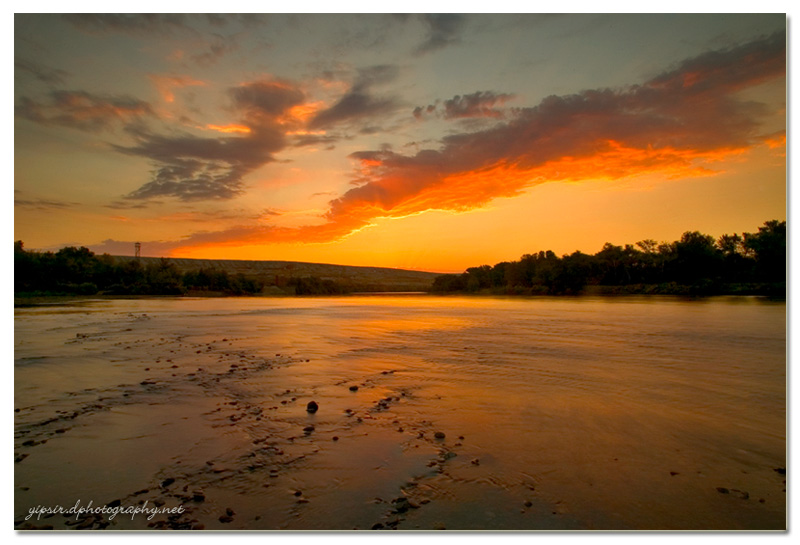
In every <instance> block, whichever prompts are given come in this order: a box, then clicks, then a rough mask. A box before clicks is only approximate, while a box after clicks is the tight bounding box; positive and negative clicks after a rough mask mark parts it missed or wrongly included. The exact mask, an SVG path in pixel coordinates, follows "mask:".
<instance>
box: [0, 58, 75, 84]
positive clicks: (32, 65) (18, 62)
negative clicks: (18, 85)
mask: <svg viewBox="0 0 800 545" xmlns="http://www.w3.org/2000/svg"><path fill="white" fill-rule="evenodd" d="M14 68H15V69H16V70H19V71H22V72H25V73H27V74H30V75H32V76H33V77H34V78H36V79H38V80H39V81H41V82H42V83H46V84H48V85H61V84H63V83H64V79H65V78H66V77H67V76H69V72H65V71H64V70H60V69H58V68H50V67H47V66H44V65H42V64H39V63H36V62H33V61H30V60H27V59H20V58H16V59H14Z"/></svg>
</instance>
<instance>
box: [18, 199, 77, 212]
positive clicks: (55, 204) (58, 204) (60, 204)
mask: <svg viewBox="0 0 800 545" xmlns="http://www.w3.org/2000/svg"><path fill="white" fill-rule="evenodd" d="M75 204H77V203H74V202H69V201H57V200H50V199H14V206H21V207H26V208H36V209H38V210H52V209H53V208H69V207H70V206H75Z"/></svg>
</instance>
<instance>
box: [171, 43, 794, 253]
mask: <svg viewBox="0 0 800 545" xmlns="http://www.w3.org/2000/svg"><path fill="white" fill-rule="evenodd" d="M785 44H786V37H785V33H778V34H775V35H772V36H770V37H766V38H762V39H759V40H756V41H753V42H751V43H747V44H744V45H740V46H737V47H732V48H729V49H724V50H719V51H712V52H708V53H705V54H702V55H699V56H697V57H695V58H692V59H688V60H686V61H684V62H683V63H681V64H680V65H678V66H677V67H675V68H673V69H670V70H668V71H665V72H664V73H662V74H660V75H658V76H657V77H655V78H652V79H651V80H649V81H646V82H644V83H642V84H639V85H632V86H629V87H625V88H620V89H594V90H586V91H583V92H580V93H577V94H573V95H565V96H550V97H547V98H545V99H544V100H542V101H541V103H540V104H538V105H537V106H534V107H529V108H519V109H515V110H514V111H513V116H512V117H511V118H510V119H509V120H508V121H506V122H503V123H500V124H498V125H495V126H493V127H492V128H490V129H485V130H480V131H476V132H463V133H458V134H452V135H449V136H447V137H445V138H443V139H442V140H441V144H440V146H439V148H438V149H425V150H421V151H419V152H417V153H416V154H413V155H403V154H400V153H396V152H394V151H391V150H390V149H382V150H377V151H362V152H356V153H354V154H352V155H351V157H352V158H353V159H355V160H357V161H358V162H359V165H360V166H359V170H358V171H357V173H356V179H355V184H356V185H357V187H354V188H352V189H350V190H349V191H347V192H346V193H344V194H343V195H342V196H341V197H339V198H337V199H334V200H332V201H330V203H329V209H328V211H327V212H326V213H325V214H324V216H323V218H322V219H323V220H324V222H323V223H321V224H319V225H308V226H304V227H299V228H284V227H275V226H262V225H259V226H246V225H245V226H239V227H236V228H231V229H228V230H226V231H220V232H215V233H198V234H195V235H192V236H191V237H189V238H187V239H186V240H185V241H182V242H181V244H180V246H203V245H208V246H213V245H236V244H245V243H246V244H254V243H266V242H284V241H300V242H322V241H331V240H336V239H338V238H341V237H343V236H346V235H348V234H350V233H352V232H355V231H357V230H359V229H362V228H364V227H366V226H368V225H370V222H371V221H372V220H373V219H375V218H378V217H395V218H397V217H404V216H408V215H412V214H419V213H422V212H425V211H427V210H434V209H436V210H452V211H465V210H470V209H474V208H476V207H481V206H485V205H486V204H487V203H489V202H491V201H492V200H493V199H496V198H498V197H510V196H514V195H518V194H520V193H521V192H522V191H524V190H526V189H527V188H530V187H532V186H535V185H537V184H541V183H545V182H557V181H562V182H564V181H579V180H603V179H621V178H625V177H635V176H640V175H644V174H657V175H660V176H664V177H667V178H683V177H696V176H705V175H710V174H713V173H714V171H713V170H712V169H711V167H713V165H714V163H715V162H718V161H720V160H724V159H726V158H728V157H730V156H732V155H734V154H738V153H743V152H745V151H747V150H748V149H750V148H752V147H754V146H756V145H760V144H764V143H766V144H770V143H771V142H775V141H776V135H775V134H774V133H770V134H764V133H763V132H762V129H761V121H762V120H764V119H766V118H767V116H769V114H770V113H771V112H770V111H769V109H768V108H767V106H766V105H763V104H758V103H754V102H753V101H752V100H747V99H745V98H743V97H741V96H740V95H739V94H738V93H739V92H740V91H742V90H745V89H748V88H751V87H753V86H756V85H759V84H761V83H764V82H767V81H770V80H779V79H780V78H785V74H786V45H785ZM456 102H458V101H456ZM770 145H771V144H770Z"/></svg>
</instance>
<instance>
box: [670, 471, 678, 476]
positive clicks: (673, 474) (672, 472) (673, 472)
mask: <svg viewBox="0 0 800 545" xmlns="http://www.w3.org/2000/svg"><path fill="white" fill-rule="evenodd" d="M669 474H670V475H672V476H673V477H674V476H675V475H680V473H678V472H677V471H670V472H669Z"/></svg>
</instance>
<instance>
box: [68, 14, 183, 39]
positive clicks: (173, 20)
mask: <svg viewBox="0 0 800 545" xmlns="http://www.w3.org/2000/svg"><path fill="white" fill-rule="evenodd" d="M62 17H63V18H64V19H66V20H67V21H68V22H70V23H71V24H72V25H74V26H75V27H76V28H78V29H79V30H83V31H86V32H94V33H107V32H122V33H126V34H150V33H169V32H171V31H173V30H176V29H183V28H186V17H185V16H184V15H180V14H175V13H140V14H125V13H70V14H64V15H62Z"/></svg>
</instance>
